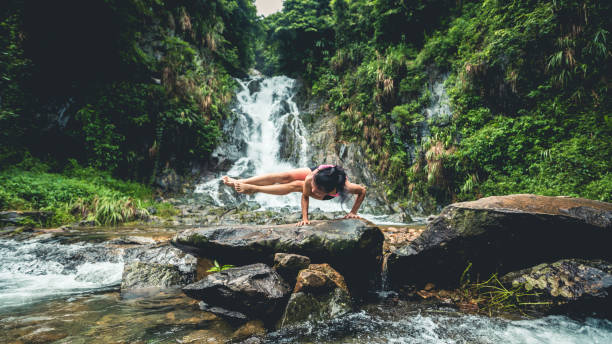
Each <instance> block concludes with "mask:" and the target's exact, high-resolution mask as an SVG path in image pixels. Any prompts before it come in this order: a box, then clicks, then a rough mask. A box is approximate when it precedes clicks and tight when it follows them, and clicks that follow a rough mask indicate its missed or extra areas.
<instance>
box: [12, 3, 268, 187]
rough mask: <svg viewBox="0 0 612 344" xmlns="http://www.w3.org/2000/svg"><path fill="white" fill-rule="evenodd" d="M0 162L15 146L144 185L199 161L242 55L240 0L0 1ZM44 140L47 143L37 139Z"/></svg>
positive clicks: (246, 21) (248, 16)
mask: <svg viewBox="0 0 612 344" xmlns="http://www.w3.org/2000/svg"><path fill="white" fill-rule="evenodd" d="M0 9H1V11H0V33H2V35H1V37H0V48H1V49H2V51H3V53H2V55H1V56H0V70H1V73H2V78H1V79H0V91H1V93H2V99H1V100H0V124H1V125H2V127H1V130H0V139H1V140H2V141H1V143H2V144H1V145H0V147H1V148H0V163H2V166H5V165H9V164H14V163H16V162H18V161H20V160H21V157H22V156H23V154H25V152H30V153H31V154H33V155H35V156H37V157H39V158H42V159H45V160H47V161H49V162H51V163H53V162H56V163H57V164H58V165H61V164H63V163H65V162H66V161H67V159H69V158H76V159H78V160H79V161H80V162H81V163H85V164H88V165H90V166H94V167H96V168H99V169H104V170H108V171H111V172H112V173H114V174H115V175H117V176H121V177H129V178H135V179H138V180H140V181H146V182H148V181H150V180H151V179H152V178H154V177H155V174H156V173H157V172H159V170H160V169H161V168H162V167H164V166H170V167H173V168H176V169H179V170H180V169H184V168H186V167H188V166H189V165H190V164H193V163H205V162H206V160H207V158H208V155H209V153H210V152H211V151H212V150H213V149H214V147H215V146H216V145H217V143H218V142H219V139H220V138H221V130H220V124H221V122H222V120H223V119H224V118H225V117H226V116H227V114H228V113H229V102H230V100H231V97H232V94H233V91H234V87H235V82H234V80H233V79H232V77H231V76H230V74H233V75H235V76H239V75H244V74H245V72H246V70H247V69H248V68H250V66H251V65H252V63H253V61H254V48H255V46H254V43H253V42H254V35H255V33H256V30H258V24H257V17H256V9H255V7H254V5H253V3H252V1H250V0H214V1H184V0H181V1H163V0H127V1H123V0H121V1H115V0H94V1H90V2H88V3H87V4H85V3H83V2H80V1H61V2H54V3H51V2H45V3H44V4H34V3H32V2H28V1H22V0H9V1H7V2H4V3H3V5H1V7H0ZM50 142H52V143H53V144H49V143H50Z"/></svg>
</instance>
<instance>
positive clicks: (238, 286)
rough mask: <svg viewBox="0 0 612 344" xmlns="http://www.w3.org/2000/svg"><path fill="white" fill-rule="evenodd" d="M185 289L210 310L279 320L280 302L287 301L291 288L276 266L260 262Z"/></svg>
mask: <svg viewBox="0 0 612 344" xmlns="http://www.w3.org/2000/svg"><path fill="white" fill-rule="evenodd" d="M183 292H184V293H185V294H186V295H187V296H189V297H191V298H194V299H197V300H202V301H204V302H205V303H206V304H208V305H210V306H211V309H212V307H219V308H223V309H225V310H229V311H231V312H237V313H242V314H245V315H246V316H248V317H250V318H259V319H277V318H276V316H277V313H279V312H278V310H279V305H282V304H284V302H286V300H287V297H288V296H289V292H290V288H289V286H288V285H287V283H286V282H285V281H283V279H282V278H281V277H280V276H279V275H278V274H277V273H276V271H274V269H272V268H270V267H269V266H267V265H265V264H261V263H258V264H251V265H245V266H241V267H237V268H231V269H227V270H223V271H220V272H217V273H214V274H211V275H208V276H206V277H204V278H203V279H202V280H200V281H198V282H195V283H192V284H190V285H187V286H185V287H184V288H183ZM221 315H223V314H221Z"/></svg>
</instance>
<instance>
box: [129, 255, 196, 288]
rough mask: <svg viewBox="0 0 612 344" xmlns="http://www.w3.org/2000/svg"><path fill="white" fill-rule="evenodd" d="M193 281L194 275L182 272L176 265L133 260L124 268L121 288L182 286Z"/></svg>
mask: <svg viewBox="0 0 612 344" xmlns="http://www.w3.org/2000/svg"><path fill="white" fill-rule="evenodd" d="M192 281H193V277H191V276H188V275H184V274H182V273H181V271H180V270H179V269H178V267H177V266H175V265H163V264H153V263H142V262H133V263H130V264H126V265H125V266H124V268H123V276H122V280H121V290H122V291H126V290H128V289H129V290H132V289H140V288H151V287H154V288H172V287H180V286H183V285H186V284H189V283H190V282H192Z"/></svg>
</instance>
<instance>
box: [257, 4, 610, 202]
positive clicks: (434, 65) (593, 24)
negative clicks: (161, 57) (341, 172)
mask: <svg viewBox="0 0 612 344" xmlns="http://www.w3.org/2000/svg"><path fill="white" fill-rule="evenodd" d="M610 7H611V4H610V3H609V2H605V1H593V0H586V1H577V0H553V1H542V0H485V1H456V0H453V1H450V0H419V1H408V0H373V1H372V0H332V1H325V0H285V2H284V8H283V11H282V12H280V13H277V14H275V15H272V16H269V17H267V18H265V20H264V21H263V25H264V29H265V30H266V35H267V36H266V38H267V41H266V43H265V44H267V46H265V47H266V49H267V51H264V52H265V54H260V56H261V57H259V58H258V59H257V63H258V64H259V68H261V69H264V70H273V71H277V72H278V73H285V74H290V75H294V76H297V77H301V78H303V79H304V80H305V81H306V84H307V85H309V87H310V89H311V92H312V94H313V95H314V96H318V97H322V98H323V99H324V100H325V101H326V103H327V106H328V108H329V112H330V113H332V114H334V115H336V116H337V118H338V126H339V128H340V131H341V133H342V137H341V138H339V139H342V140H347V141H354V142H358V143H359V144H360V145H361V146H362V147H363V149H364V151H365V152H366V155H367V157H368V158H369V159H370V161H371V162H372V168H374V169H376V170H377V172H378V173H379V175H381V176H382V177H383V180H386V184H385V188H386V190H387V192H388V195H389V198H390V199H396V200H399V201H403V202H405V203H406V204H408V203H410V201H412V203H413V204H416V203H419V204H421V205H422V206H425V208H429V209H433V207H434V206H435V205H444V204H448V203H450V202H453V201H457V200H471V199H475V198H479V197H482V196H489V195H503V194H510V193H536V194H543V195H568V196H580V197H587V198H591V199H597V200H602V201H608V202H610V201H612V113H611V112H612V111H611V109H612V108H611V106H610V96H609V95H610V90H609V84H610V80H609V78H610V75H611V74H610V71H611V70H610V65H611V58H610V57H611V52H610V43H609V40H610V35H609V33H610V20H609V18H608V17H607V16H608V13H610V9H611V8H610ZM303 42H307V44H304V43H303ZM262 46H263V44H262ZM289 48H291V49H289ZM270 51H274V52H275V54H272V53H270ZM441 82H443V83H444V89H445V91H446V94H447V95H448V103H449V104H448V105H449V107H450V110H451V111H450V112H451V113H450V114H449V117H448V118H446V119H444V118H443V119H440V118H436V117H435V116H426V112H425V109H427V108H428V107H430V106H431V105H432V103H433V102H434V101H435V99H433V97H432V92H433V88H434V86H435V84H436V83H441Z"/></svg>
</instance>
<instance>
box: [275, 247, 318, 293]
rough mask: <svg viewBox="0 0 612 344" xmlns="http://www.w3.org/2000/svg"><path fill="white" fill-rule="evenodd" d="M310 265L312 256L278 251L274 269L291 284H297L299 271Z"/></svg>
mask: <svg viewBox="0 0 612 344" xmlns="http://www.w3.org/2000/svg"><path fill="white" fill-rule="evenodd" d="M308 265H310V258H308V257H306V256H301V255H299V254H291V253H277V254H275V255H274V269H276V272H278V274H279V275H281V276H282V277H283V278H284V279H285V281H287V282H289V284H290V285H295V278H296V277H297V274H298V272H300V270H302V269H306V268H307V267H308Z"/></svg>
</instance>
